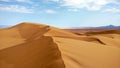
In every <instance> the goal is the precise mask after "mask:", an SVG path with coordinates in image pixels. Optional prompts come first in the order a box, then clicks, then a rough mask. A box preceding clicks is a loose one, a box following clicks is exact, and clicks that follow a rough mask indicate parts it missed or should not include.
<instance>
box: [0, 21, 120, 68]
mask: <svg viewBox="0 0 120 68" xmlns="http://www.w3.org/2000/svg"><path fill="white" fill-rule="evenodd" d="M119 41H120V33H119V30H115V31H114V30H112V31H103V32H97V33H93V32H88V33H84V34H83V33H82V35H77V34H74V33H72V32H68V31H66V30H62V29H59V28H55V27H51V26H47V25H42V24H32V23H22V24H19V25H16V26H13V27H10V28H4V29H1V30H0V68H120V42H119Z"/></svg>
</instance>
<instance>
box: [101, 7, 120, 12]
mask: <svg viewBox="0 0 120 68" xmlns="http://www.w3.org/2000/svg"><path fill="white" fill-rule="evenodd" d="M102 12H113V13H116V12H120V9H118V8H108V9H105V10H104V11H102Z"/></svg>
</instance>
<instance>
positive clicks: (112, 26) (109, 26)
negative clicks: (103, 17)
mask: <svg viewBox="0 0 120 68" xmlns="http://www.w3.org/2000/svg"><path fill="white" fill-rule="evenodd" d="M95 28H120V26H114V25H108V26H100V27H95Z"/></svg>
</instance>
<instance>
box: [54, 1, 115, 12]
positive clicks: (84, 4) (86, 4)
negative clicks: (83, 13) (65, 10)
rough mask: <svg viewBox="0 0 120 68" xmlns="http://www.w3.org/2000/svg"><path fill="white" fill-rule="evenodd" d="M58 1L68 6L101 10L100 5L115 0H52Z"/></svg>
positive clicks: (102, 5)
mask: <svg viewBox="0 0 120 68" xmlns="http://www.w3.org/2000/svg"><path fill="white" fill-rule="evenodd" d="M52 1H54V2H55V1H56V2H59V3H60V4H61V5H62V6H65V7H69V8H78V9H81V8H85V9H88V10H101V9H102V7H104V6H106V5H108V4H111V3H116V0H52Z"/></svg>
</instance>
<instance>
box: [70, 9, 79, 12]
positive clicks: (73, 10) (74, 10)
mask: <svg viewBox="0 0 120 68" xmlns="http://www.w3.org/2000/svg"><path fill="white" fill-rule="evenodd" d="M68 11H72V12H78V11H79V9H68Z"/></svg>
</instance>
